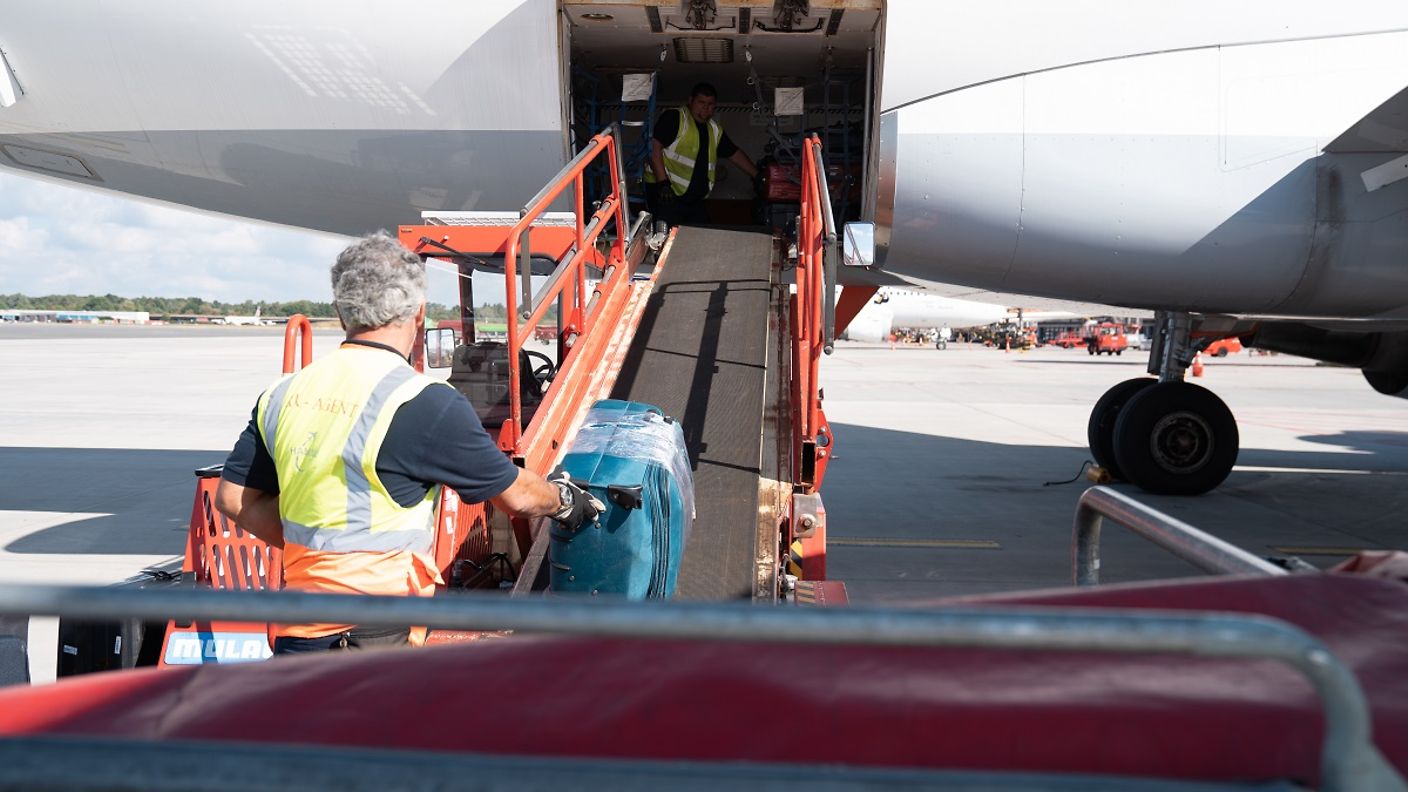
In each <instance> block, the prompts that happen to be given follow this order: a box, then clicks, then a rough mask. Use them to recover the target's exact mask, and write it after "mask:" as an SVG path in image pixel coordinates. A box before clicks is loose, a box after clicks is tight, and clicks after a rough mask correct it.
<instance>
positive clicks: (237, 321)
mask: <svg viewBox="0 0 1408 792" xmlns="http://www.w3.org/2000/svg"><path fill="white" fill-rule="evenodd" d="M263 311H264V309H263V308H259V307H256V308H255V309H254V315H253V316H223V317H219V318H216V319H213V320H211V321H212V323H213V324H227V325H241V326H249V327H262V326H264V325H267V324H270V322H269V320H267V319H265V318H263V317H262V316H260V314H261V313H263Z"/></svg>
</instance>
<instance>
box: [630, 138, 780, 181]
mask: <svg viewBox="0 0 1408 792" xmlns="http://www.w3.org/2000/svg"><path fill="white" fill-rule="evenodd" d="M745 159H746V158H745ZM749 164H750V165H751V164H752V163H749ZM650 171H651V172H652V173H654V174H655V181H657V182H662V181H665V179H666V174H665V147H664V146H662V145H660V141H658V140H656V139H654V138H651V140H650ZM754 172H755V173H756V172H757V171H756V169H754Z"/></svg>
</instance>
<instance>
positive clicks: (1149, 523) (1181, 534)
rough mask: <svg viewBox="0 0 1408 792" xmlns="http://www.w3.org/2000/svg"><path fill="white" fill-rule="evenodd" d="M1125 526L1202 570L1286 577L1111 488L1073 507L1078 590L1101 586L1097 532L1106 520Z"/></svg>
mask: <svg viewBox="0 0 1408 792" xmlns="http://www.w3.org/2000/svg"><path fill="white" fill-rule="evenodd" d="M1106 518H1109V519H1111V520H1113V521H1114V522H1115V523H1116V524H1118V525H1122V526H1124V527H1125V528H1128V529H1129V530H1130V531H1133V532H1134V533H1136V534H1138V535H1139V536H1142V537H1144V538H1145V539H1148V540H1149V541H1151V542H1153V543H1154V544H1156V545H1158V546H1159V547H1162V548H1164V549H1165V550H1168V551H1169V552H1171V553H1173V554H1174V555H1176V556H1178V557H1179V558H1181V559H1183V560H1185V561H1188V562H1191V563H1192V564H1193V565H1194V566H1196V567H1198V568H1199V569H1201V570H1203V571H1204V572H1212V573H1214V574H1220V575H1284V574H1287V572H1286V570H1285V569H1283V568H1281V567H1279V566H1276V565H1275V564H1273V563H1271V562H1270V561H1266V560H1264V559H1261V558H1258V557H1256V556H1255V555H1252V554H1251V553H1249V552H1247V551H1246V550H1243V549H1242V548H1240V547H1237V546H1236V545H1233V544H1231V543H1228V542H1225V541H1223V540H1221V539H1219V538H1217V537H1216V536H1213V535H1212V534H1209V533H1207V532H1205V531H1200V530H1198V529H1197V528H1194V527H1193V526H1191V525H1189V524H1188V523H1185V522H1183V521H1182V520H1178V519H1175V518H1173V517H1170V516H1168V515H1167V514H1164V513H1163V512H1161V511H1158V510H1157V509H1154V508H1152V507H1150V506H1146V505H1144V504H1143V503H1140V502H1139V501H1137V500H1135V499H1133V498H1131V497H1129V496H1128V495H1123V494H1121V493H1119V492H1116V491H1115V490H1112V489H1110V488H1109V487H1091V488H1090V489H1088V490H1086V491H1085V492H1084V493H1082V494H1081V496H1080V502H1079V503H1078V504H1077V505H1076V516H1075V525H1074V528H1073V534H1072V536H1071V567H1072V571H1071V576H1072V578H1073V581H1072V582H1074V583H1075V584H1076V585H1077V586H1094V585H1097V584H1098V583H1099V582H1100V528H1101V526H1102V524H1103V523H1104V521H1105V519H1106Z"/></svg>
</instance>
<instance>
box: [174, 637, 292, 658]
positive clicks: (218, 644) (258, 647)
mask: <svg viewBox="0 0 1408 792" xmlns="http://www.w3.org/2000/svg"><path fill="white" fill-rule="evenodd" d="M272 655H273V652H272V651H270V650H269V639H268V638H267V637H266V636H265V635H264V633H262V632H259V633H230V632H217V633H208V632H200V633H195V632H190V633H173V634H172V635H171V639H170V640H169V641H167V642H166V663H167V665H199V664H201V663H253V662H257V661H259V660H264V659H266V658H268V657H270V656H272Z"/></svg>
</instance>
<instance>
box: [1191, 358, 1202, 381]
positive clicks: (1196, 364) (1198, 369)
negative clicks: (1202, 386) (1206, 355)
mask: <svg viewBox="0 0 1408 792" xmlns="http://www.w3.org/2000/svg"><path fill="white" fill-rule="evenodd" d="M1193 376H1195V377H1201V376H1203V353H1202V352H1199V353H1197V354H1195V355H1193Z"/></svg>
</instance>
